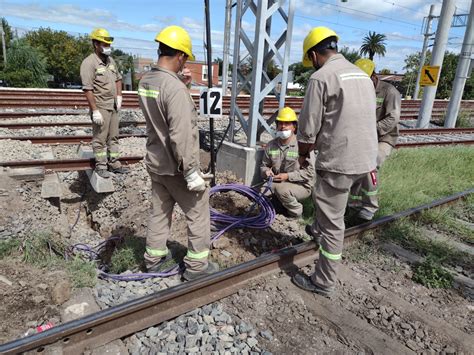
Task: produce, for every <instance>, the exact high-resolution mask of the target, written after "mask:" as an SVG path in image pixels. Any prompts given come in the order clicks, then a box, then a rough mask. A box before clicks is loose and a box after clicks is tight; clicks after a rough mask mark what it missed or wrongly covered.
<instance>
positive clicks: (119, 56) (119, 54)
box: [112, 49, 134, 74]
mask: <svg viewBox="0 0 474 355" xmlns="http://www.w3.org/2000/svg"><path fill="white" fill-rule="evenodd" d="M112 57H113V58H114V60H115V62H116V63H117V68H118V71H119V72H120V73H122V74H126V73H128V72H131V71H132V69H133V68H134V64H133V55H132V54H130V53H125V52H124V51H122V50H120V49H113V50H112Z"/></svg>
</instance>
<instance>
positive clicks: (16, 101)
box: [0, 89, 474, 120]
mask: <svg viewBox="0 0 474 355" xmlns="http://www.w3.org/2000/svg"><path fill="white" fill-rule="evenodd" d="M123 97H124V100H123V104H122V106H123V107H124V108H127V109H136V108H139V103H138V96H137V94H136V92H124V93H123ZM192 97H193V99H194V102H195V103H196V105H198V104H199V95H198V94H193V95H192ZM285 101H286V102H285V104H286V105H287V106H289V107H291V108H293V109H295V110H296V111H297V112H299V110H300V109H301V106H302V104H303V98H302V97H291V96H289V97H287V98H286V100H285ZM448 102H449V101H446V100H436V101H435V103H434V106H433V113H432V120H436V119H442V118H443V117H444V115H445V111H446V109H447V106H448ZM237 103H238V104H239V106H240V108H241V109H243V111H244V113H245V112H248V109H249V105H250V97H249V96H239V97H237ZM278 104H279V103H278V100H277V99H276V98H275V97H273V96H269V97H267V98H266V99H265V101H264V113H265V114H268V115H271V114H272V113H273V112H275V110H277V109H278ZM222 106H223V111H224V114H228V113H229V111H230V96H225V97H224V99H223V105H222ZM19 108H22V109H24V108H35V109H46V108H56V109H57V108H64V109H74V110H78V109H81V110H82V109H86V108H87V101H86V99H85V97H84V95H83V94H82V92H81V91H80V90H40V89H37V90H12V89H0V110H1V109H19ZM419 108H420V100H403V101H402V112H401V119H403V120H409V119H416V118H418V110H419ZM461 110H463V111H469V112H471V111H474V101H473V100H465V101H462V103H461ZM66 112H67V113H66ZM80 113H83V112H80ZM42 114H50V115H52V114H55V113H51V112H40V111H37V112H0V119H3V118H15V117H26V116H40V115H42ZM64 114H78V112H74V111H72V112H68V111H65V113H64ZM22 115H24V116H22Z"/></svg>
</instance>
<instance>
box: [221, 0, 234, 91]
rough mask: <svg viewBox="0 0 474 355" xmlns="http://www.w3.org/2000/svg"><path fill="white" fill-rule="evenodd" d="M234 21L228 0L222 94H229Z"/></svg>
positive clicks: (230, 3)
mask: <svg viewBox="0 0 474 355" xmlns="http://www.w3.org/2000/svg"><path fill="white" fill-rule="evenodd" d="M231 23H232V0H226V4H225V27H224V53H223V58H222V95H224V96H225V95H227V82H228V76H229V54H230V53H229V48H230V25H231Z"/></svg>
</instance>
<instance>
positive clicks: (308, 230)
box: [304, 224, 321, 245]
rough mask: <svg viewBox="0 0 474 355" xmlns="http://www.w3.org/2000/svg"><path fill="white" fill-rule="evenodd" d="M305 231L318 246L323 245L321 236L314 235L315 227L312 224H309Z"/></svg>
mask: <svg viewBox="0 0 474 355" xmlns="http://www.w3.org/2000/svg"><path fill="white" fill-rule="evenodd" d="M304 231H305V232H306V234H307V235H309V236H310V237H311V238H313V240H314V242H315V243H316V244H318V245H319V244H321V236H320V235H319V234H314V233H313V227H312V225H311V224H307V225H306V226H305V227H304Z"/></svg>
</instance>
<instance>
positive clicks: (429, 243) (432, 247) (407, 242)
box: [380, 218, 473, 268]
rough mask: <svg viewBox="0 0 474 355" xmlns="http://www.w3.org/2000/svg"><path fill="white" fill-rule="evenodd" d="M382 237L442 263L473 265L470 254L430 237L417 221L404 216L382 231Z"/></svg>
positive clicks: (468, 266) (467, 266) (469, 266)
mask: <svg viewBox="0 0 474 355" xmlns="http://www.w3.org/2000/svg"><path fill="white" fill-rule="evenodd" d="M380 237H381V238H382V240H383V239H386V240H390V241H394V242H395V243H396V244H399V245H401V246H402V247H403V248H405V249H407V250H411V251H413V252H415V253H417V254H419V255H421V256H424V257H427V258H433V260H436V261H437V262H438V263H439V264H440V265H446V266H447V265H451V266H456V265H461V266H463V267H466V268H472V267H473V260H472V258H471V256H470V255H469V254H467V253H464V252H461V251H459V250H457V249H456V248H454V247H452V246H450V245H448V244H447V243H445V242H442V241H436V240H432V239H430V238H428V237H427V236H425V235H424V233H423V229H422V228H421V226H420V224H419V222H417V221H413V220H410V219H407V218H404V219H402V220H399V221H396V222H394V223H391V224H390V225H389V226H387V227H385V228H383V230H381V231H380Z"/></svg>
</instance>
